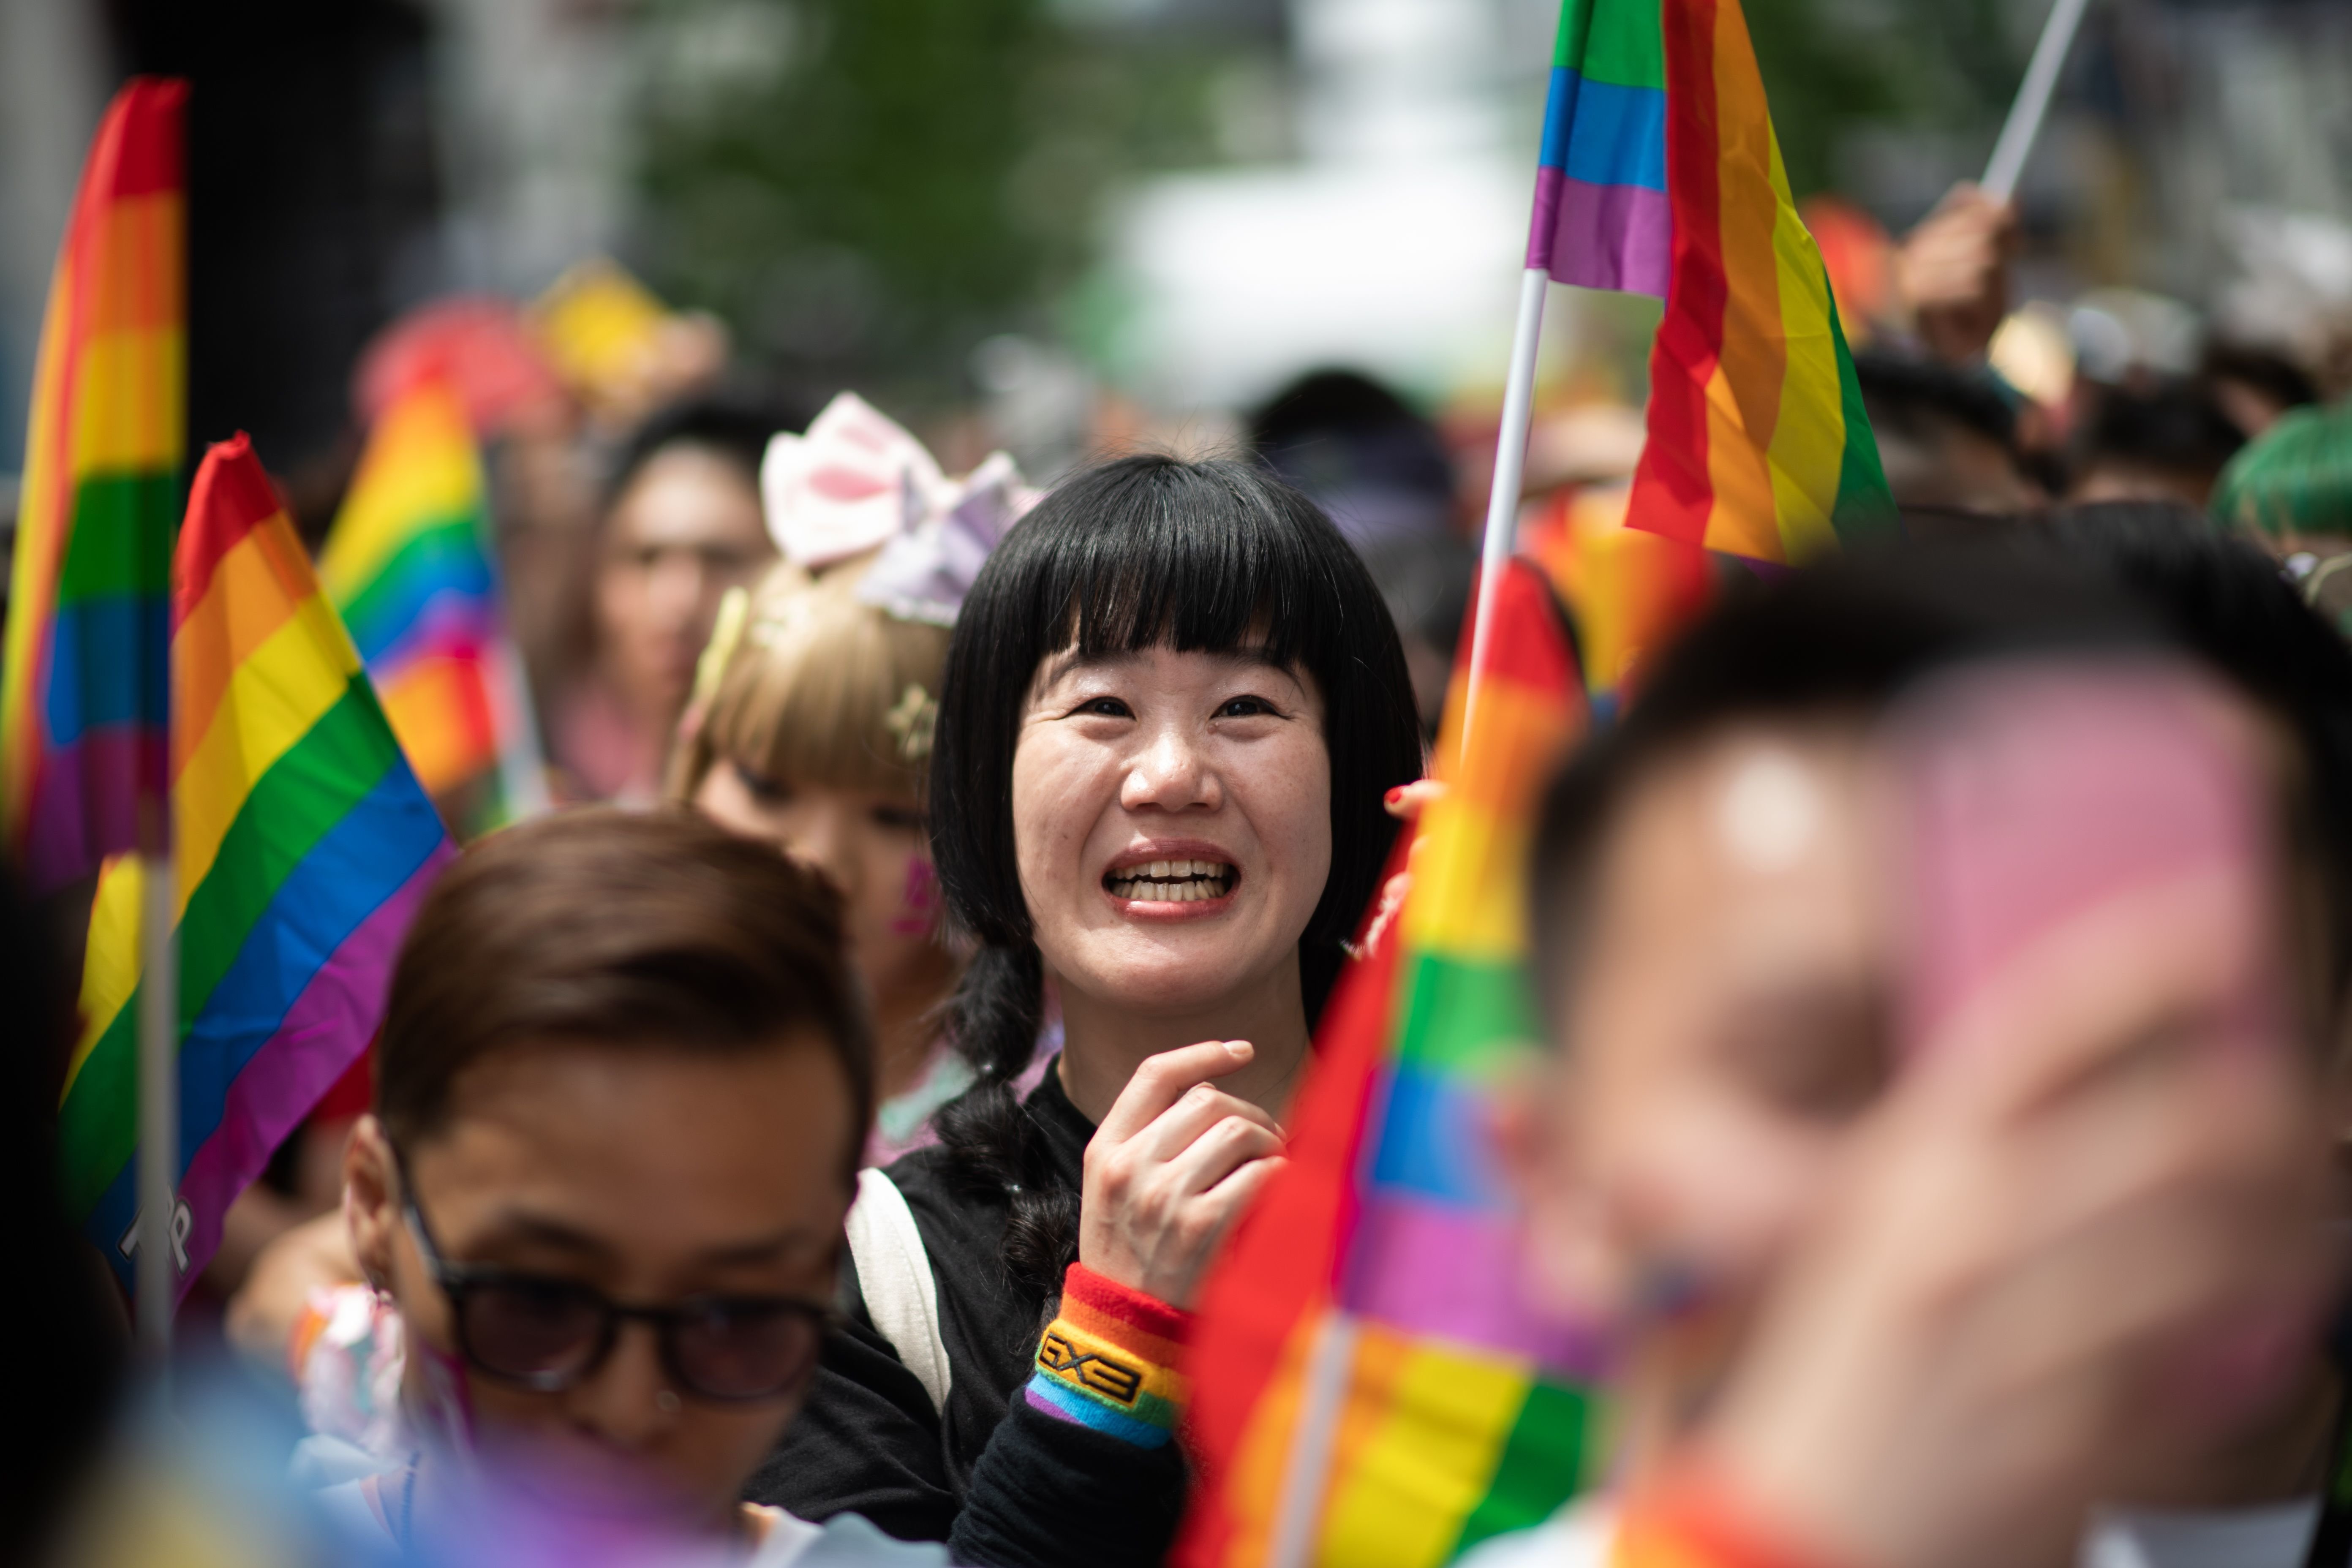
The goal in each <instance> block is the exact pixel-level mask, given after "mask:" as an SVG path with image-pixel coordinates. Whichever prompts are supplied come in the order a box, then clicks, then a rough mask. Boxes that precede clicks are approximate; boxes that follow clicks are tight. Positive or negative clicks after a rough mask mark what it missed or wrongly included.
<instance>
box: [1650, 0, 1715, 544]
mask: <svg viewBox="0 0 2352 1568" xmlns="http://www.w3.org/2000/svg"><path fill="white" fill-rule="evenodd" d="M1662 26H1663V29H1664V37H1665V46H1666V192H1667V195H1668V196H1669V197H1670V198H1671V200H1672V202H1673V204H1674V214H1675V270H1674V280H1673V284H1672V286H1671V288H1670V289H1669V290H1668V292H1667V296H1666V313H1665V317H1664V320H1663V321H1660V322H1659V323H1658V335H1657V338H1656V340H1655V341H1654V343H1653V344H1652V346H1651V349H1650V418H1649V427H1650V437H1649V442H1648V444H1647V445H1646V446H1644V447H1643V449H1642V461H1641V466H1640V467H1639V468H1637V469H1636V470H1635V471H1634V475H1633V497H1632V500H1631V502H1630V510H1629V512H1628V515H1627V521H1629V522H1630V523H1631V524H1632V525H1633V527H1635V528H1639V529H1644V530H1646V531H1649V532H1652V533H1661V534H1664V535H1665V536H1666V537H1667V538H1669V539H1679V540H1682V541H1684V542H1685V543H1689V544H1704V543H1706V524H1707V518H1708V516H1709V514H1710V513H1711V512H1712V511H1713V510H1714V508H1715V484H1714V481H1713V479H1710V478H1709V476H1708V473H1707V439H1706V388H1707V383H1708V382H1709V381H1710V380H1712V379H1713V378H1714V375H1715V371H1716V366H1717V363H1718V360H1719V358H1720V356H1721V353H1722V350H1723V333H1724V320H1725V315H1726V312H1727V309H1728V306H1729V302H1730V289H1729V288H1728V286H1727V283H1726V281H1725V279H1724V275H1723V195H1722V186H1721V182H1720V180H1719V178H1718V175H1717V158H1718V156H1719V154H1720V153H1721V148H1720V145H1719V142H1720V140H1721V131H1720V129H1719V127H1718V126H1717V118H1716V102H1715V0H1664V16H1663V19H1662Z"/></svg>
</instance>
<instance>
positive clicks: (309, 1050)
mask: <svg viewBox="0 0 2352 1568" xmlns="http://www.w3.org/2000/svg"><path fill="white" fill-rule="evenodd" d="M411 787H412V788H413V787H415V786H413V785H412V786H411ZM456 853H457V852H456V851H455V850H453V849H451V848H450V847H447V846H446V845H444V846H443V847H441V848H439V849H437V850H436V851H435V852H434V853H433V855H432V856H431V858H428V859H427V860H426V861H425V864H424V865H422V866H420V867H418V868H417V869H416V871H415V874H414V875H412V876H411V877H410V878H409V879H408V880H407V881H406V882H404V883H403V884H401V887H400V889H399V891H397V892H395V893H394V894H393V895H392V897H390V898H388V899H386V900H384V901H383V903H381V904H378V905H377V906H376V907H375V910H374V911H373V913H371V914H370V915H369V916H368V918H367V919H366V920H364V921H361V922H360V925H359V927H358V929H357V930H355V931H352V934H351V935H350V936H348V937H346V938H344V939H343V944H342V946H341V947H339V948H337V949H336V950H335V952H334V954H333V956H331V958H329V959H328V960H327V962H326V963H322V964H320V966H319V971H318V973H316V974H313V975H312V976H311V977H310V984H308V985H306V986H305V987H303V990H302V994H300V995H299V996H298V997H296V998H295V1000H294V1005H292V1006H291V1007H289V1008H288V1009H287V1010H286V1016H285V1018H284V1020H283V1021H281V1022H280V1023H279V1025H278V1032H277V1033H276V1034H274V1035H272V1036H271V1037H269V1038H268V1041H266V1042H265V1043H264V1044H263V1045H262V1047H261V1048H260V1049H259V1050H257V1051H256V1052H254V1054H253V1056H252V1058H251V1059H250V1060H248V1061H247V1063H246V1064H245V1068H244V1070H243V1071H241V1072H239V1073H238V1074H237V1075H236V1081H234V1082H233V1083H231V1084H230V1085H229V1086H228V1098H227V1103H226V1105H225V1106H223V1108H222V1110H221V1119H220V1124H219V1126H218V1127H217V1128H215V1130H214V1132H213V1135H212V1136H211V1137H210V1138H207V1139H205V1142H204V1143H203V1144H202V1145H201V1146H199V1147H198V1148H197V1150H196V1151H195V1153H194V1156H193V1157H192V1158H190V1159H189V1161H188V1163H187V1167H186V1170H185V1171H184V1173H182V1175H181V1177H180V1199H181V1201H182V1202H183V1203H184V1204H186V1205H187V1207H188V1218H189V1226H188V1267H187V1271H186V1272H185V1273H184V1274H182V1275H181V1276H180V1289H181V1292H182V1294H183V1295H184V1294H185V1293H186V1291H187V1289H188V1287H189V1286H190V1285H192V1284H194V1282H195V1279H196V1277H197V1276H198V1275H200V1274H202V1273H203V1272H204V1271H205V1264H207V1263H209V1262H210V1261H211V1260H212V1256H213V1253H214V1251H215V1249H216V1248H217V1247H219V1246H220V1230H221V1216H222V1215H225V1214H226V1213H227V1212H228V1205H230V1204H231V1203H232V1202H234V1201H235V1200H236V1195H237V1194H239V1193H241V1192H243V1191H244V1190H245V1188H246V1185H247V1184H248V1183H250V1182H251V1181H252V1180H253V1178H254V1177H256V1176H257V1175H259V1174H260V1173H261V1168H262V1167H263V1166H264V1165H267V1164H268V1163H269V1155H270V1152H271V1151H273V1150H275V1149H276V1148H277V1147H278V1145H279V1144H280V1143H283V1142H285V1141H286V1139H287V1137H288V1136H289V1134H291V1133H292V1132H293V1131H294V1130H295V1129H296V1128H298V1127H299V1126H300V1125H301V1124H302V1121H303V1119H304V1118H306V1117H308V1116H309V1115H310V1110H311V1108H312V1107H313V1106H315V1105H317V1104H318V1103H319V1099H320V1096H321V1095H323V1094H325V1093H326V1092H327V1090H329V1089H332V1088H333V1087H334V1086H335V1080H336V1079H340V1078H341V1077H342V1076H343V1074H344V1073H345V1072H347V1071H349V1070H350V1068H351V1065H352V1062H354V1061H356V1060H358V1059H359V1057H360V1053H361V1052H362V1051H364V1050H365V1049H367V1047H368V1042H369V1040H370V1039H371V1037H373V1032H374V1024H375V1020H376V1019H378V1018H379V1017H381V1016H382V1015H383V993H384V987H385V986H386V985H387V984H390V983H391V979H392V963H393V960H394V958H396V957H397V956H398V955H399V952H400V943H401V939H402V938H404V937H405V936H406V935H407V934H408V922H409V920H410V919H411V917H413V916H414V915H415V913H416V906H417V905H418V904H420V903H422V902H423V901H424V899H425V894H426V893H427V892H428V891H430V890H431V889H432V887H433V883H434V879H436V878H437V877H439V876H440V874H441V872H442V870H443V868H445V867H446V866H447V864H448V862H449V860H450V858H452V857H453V856H454V855H455V854H456Z"/></svg>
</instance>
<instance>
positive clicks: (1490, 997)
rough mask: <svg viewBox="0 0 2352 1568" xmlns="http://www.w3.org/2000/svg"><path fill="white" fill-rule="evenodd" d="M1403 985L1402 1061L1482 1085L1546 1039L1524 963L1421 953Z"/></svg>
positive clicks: (1402, 979)
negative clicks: (1468, 960)
mask: <svg viewBox="0 0 2352 1568" xmlns="http://www.w3.org/2000/svg"><path fill="white" fill-rule="evenodd" d="M1398 984H1400V985H1402V987H1404V990H1403V993H1402V995H1401V996H1400V997H1399V1001H1400V1002H1401V1003H1402V1006H1401V1007H1400V1008H1399V1009H1398V1014H1399V1016H1400V1018H1401V1019H1402V1022H1401V1023H1400V1024H1399V1025H1398V1027H1397V1062H1398V1064H1399V1065H1400V1066H1402V1065H1407V1064H1410V1065H1412V1066H1415V1067H1423V1068H1431V1069H1433V1070H1439V1071H1444V1072H1450V1073H1458V1074H1462V1075H1464V1076H1465V1077H1469V1078H1472V1079H1477V1080H1479V1081H1481V1082H1484V1081H1486V1080H1488V1079H1491V1078H1492V1077H1493V1076H1494V1074H1495V1073H1496V1071H1497V1070H1498V1069H1500V1068H1503V1067H1504V1066H1506V1065H1507V1064H1508V1063H1510V1062H1512V1061H1515V1060H1517V1059H1518V1058H1520V1057H1521V1056H1523V1055H1525V1053H1526V1052H1527V1050H1528V1047H1529V1046H1530V1045H1532V1044H1533V1043H1534V1042H1536V1041H1538V1040H1540V1039H1541V1038H1542V1037H1543V1036H1542V1032H1541V1028H1540V1026H1539V1025H1538V1023H1537V1020H1536V1013H1535V1005H1534V998H1533V997H1532V996H1530V995H1529V994H1528V985H1527V975H1526V972H1525V971H1524V970H1523V969H1522V968H1521V967H1520V966H1519V965H1518V964H1517V963H1466V962H1465V961H1463V960H1460V959H1454V958H1439V957H1437V956H1435V955H1433V954H1431V953H1422V954H1420V955H1418V956H1416V957H1414V958H1413V959H1412V960H1411V961H1410V963H1408V964H1407V965H1406V967H1405V970H1404V973H1403V974H1402V976H1401V977H1400V979H1399V982H1398Z"/></svg>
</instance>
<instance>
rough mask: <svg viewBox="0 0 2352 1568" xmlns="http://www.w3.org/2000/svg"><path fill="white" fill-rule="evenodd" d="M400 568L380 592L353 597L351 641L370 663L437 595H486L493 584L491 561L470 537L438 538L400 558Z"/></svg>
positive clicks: (348, 617)
mask: <svg viewBox="0 0 2352 1568" xmlns="http://www.w3.org/2000/svg"><path fill="white" fill-rule="evenodd" d="M397 569H398V572H399V575H398V576H397V577H396V578H395V579H394V581H393V582H392V583H390V584H386V592H385V593H384V594H383V596H382V597H380V598H374V599H370V600H367V601H365V602H364V603H362V601H360V600H358V599H354V600H353V602H352V606H351V610H350V611H347V612H346V619H345V624H346V625H348V626H350V627H351V633H352V646H353V647H356V648H358V649H359V650H360V658H361V659H362V661H364V662H365V663H367V664H369V665H373V664H374V663H375V662H376V660H377V659H378V658H381V657H382V656H383V653H384V651H385V650H386V649H387V648H389V647H392V645H393V644H394V643H396V642H398V641H399V640H400V638H401V637H402V636H403V635H404V633H406V632H407V630H408V629H409V628H410V627H411V626H415V624H416V623H417V621H418V620H419V619H420V618H422V617H423V616H424V615H425V610H426V609H427V608H428V607H429V606H431V605H432V604H433V603H434V602H435V601H436V600H437V599H440V598H443V597H445V596H449V597H455V598H459V599H482V600H487V599H488V598H489V596H490V594H491V591H492V588H493V583H492V579H491V576H490V563H489V562H488V561H487V560H485V559H484V558H483V556H482V552H481V551H480V549H479V548H478V547H477V546H476V545H475V544H474V543H473V542H471V541H470V540H468V541H464V542H458V541H454V540H450V541H445V540H442V539H439V538H435V539H433V540H432V541H430V542H428V544H427V547H426V549H425V551H424V552H421V553H420V554H417V555H415V556H411V557H409V558H407V559H404V560H403V561H401V562H400V563H398V568H397Z"/></svg>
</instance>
